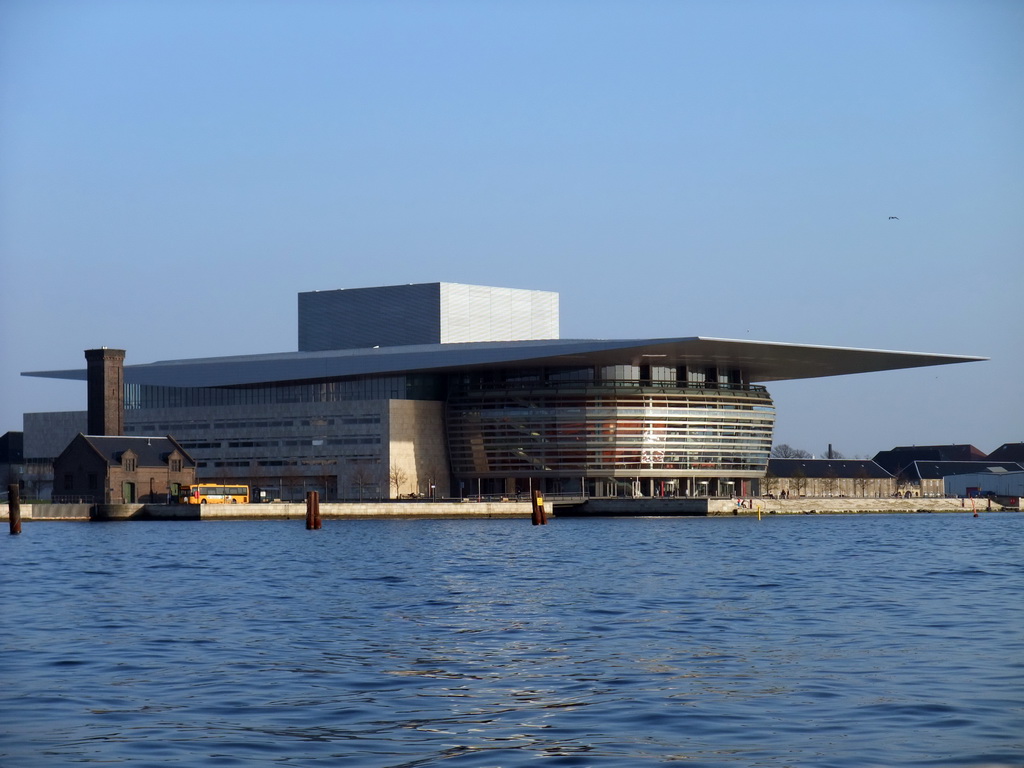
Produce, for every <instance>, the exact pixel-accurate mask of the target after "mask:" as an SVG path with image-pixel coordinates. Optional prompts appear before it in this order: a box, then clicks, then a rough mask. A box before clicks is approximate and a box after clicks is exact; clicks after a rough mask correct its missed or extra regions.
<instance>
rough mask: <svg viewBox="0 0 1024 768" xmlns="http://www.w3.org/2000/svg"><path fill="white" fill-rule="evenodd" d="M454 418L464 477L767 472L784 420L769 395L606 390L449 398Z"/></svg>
mask: <svg viewBox="0 0 1024 768" xmlns="http://www.w3.org/2000/svg"><path fill="white" fill-rule="evenodd" d="M726 403H728V405H729V406H730V407H729V408H722V407H721V406H722V405H725V404H726ZM447 413H448V437H449V450H450V456H451V462H452V469H453V471H454V473H455V474H456V475H457V476H458V475H476V476H480V475H485V476H487V475H490V476H497V475H503V474H504V475H527V474H532V473H536V472H538V471H543V472H545V473H558V474H564V473H573V472H582V473H584V474H591V473H608V474H621V473H627V472H630V471H657V472H660V473H665V474H668V475H672V474H677V473H679V472H693V473H699V472H721V471H743V472H761V471H763V470H764V469H765V467H766V465H767V460H768V453H769V451H770V450H771V443H772V428H773V426H774V419H775V414H774V406H773V405H772V402H771V398H770V397H769V396H768V394H767V392H765V391H764V390H761V389H758V390H754V389H747V390H736V391H731V392H725V391H720V392H711V391H706V392H695V391H694V390H692V389H691V388H676V389H675V391H666V392H663V393H660V394H658V395H657V396H656V397H652V396H651V393H647V392H643V391H638V390H633V391H629V390H628V389H622V388H601V387H598V386H593V387H585V388H583V389H582V391H579V390H578V391H576V392H566V391H565V390H564V388H563V389H562V390H561V391H559V390H558V389H557V388H555V389H551V390H533V391H531V392H529V393H524V392H521V391H516V390H505V391H499V390H497V389H489V390H488V389H480V390H476V391H472V390H467V389H463V390H462V391H461V392H460V393H459V394H458V395H455V396H452V397H450V398H449V401H448V409H447Z"/></svg>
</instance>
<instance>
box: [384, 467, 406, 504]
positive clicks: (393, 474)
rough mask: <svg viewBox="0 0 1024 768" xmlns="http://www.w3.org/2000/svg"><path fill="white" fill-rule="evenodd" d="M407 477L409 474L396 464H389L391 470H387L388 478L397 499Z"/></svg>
mask: <svg viewBox="0 0 1024 768" xmlns="http://www.w3.org/2000/svg"><path fill="white" fill-rule="evenodd" d="M408 479H409V474H408V473H407V472H406V471H405V470H404V469H402V468H401V467H400V466H398V465H397V464H392V465H391V470H390V471H389V472H388V480H389V481H390V482H391V485H393V486H394V487H395V498H396V499H397V498H398V497H400V496H401V495H402V485H403V484H404V483H405V481H406V480H408Z"/></svg>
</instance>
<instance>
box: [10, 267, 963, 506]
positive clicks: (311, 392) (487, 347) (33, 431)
mask: <svg viewBox="0 0 1024 768" xmlns="http://www.w3.org/2000/svg"><path fill="white" fill-rule="evenodd" d="M980 359H982V358H975V357H962V356H951V355H934V354H919V353H913V352H896V351H882V350H872V349H851V348H839V347H824V346H810V345H799V344H785V343H771V342H756V341H741V340H729V339H718V338H706V337H680V338H652V339H617V340H594V339H561V338H559V316H558V295H557V294H555V293H551V292H547V291H533V290H521V289H510V288H495V287H485V286H473V285H463V284H456V283H427V284H415V285H400V286H388V287H378V288H354V289H347V290H331V291H314V292H308V293H300V294H299V296H298V351H297V352H284V353H275V354H260V355H243V356H232V357H218V358H199V359H188V360H169V361H162V362H155V363H147V364H141V365H127V366H124V368H123V387H124V427H123V428H124V432H125V434H126V435H135V436H146V435H152V436H157V435H171V436H173V437H174V439H175V440H176V441H178V443H179V444H180V445H181V446H183V447H184V448H185V449H186V450H187V451H188V452H189V453H190V454H191V456H192V457H193V458H194V459H195V460H196V462H197V470H196V474H197V477H199V478H201V479H204V480H210V481H232V482H238V483H242V482H245V483H249V484H250V485H252V486H254V487H257V488H260V489H263V493H264V494H265V495H266V496H268V497H274V498H282V499H298V498H302V496H303V494H304V493H305V491H306V490H319V491H320V492H321V493H322V494H325V498H330V499H356V498H358V499H364V500H365V499H373V498H389V497H394V496H398V495H409V494H419V495H423V496H436V497H438V498H441V497H475V496H478V495H480V496H494V495H502V496H511V495H514V494H516V493H522V492H526V491H528V490H532V489H540V490H542V491H544V492H545V493H547V494H567V495H584V496H587V497H603V496H715V495H722V496H727V495H743V496H747V495H751V494H757V493H758V491H759V488H758V482H759V479H760V478H762V477H763V476H764V472H765V467H766V464H767V461H768V454H769V451H770V450H771V446H772V430H773V425H774V421H775V408H774V405H773V403H772V398H771V396H770V395H769V393H768V390H767V389H766V388H765V384H766V383H770V382H773V381H781V380H786V379H801V378H813V377H821V376H838V375H844V374H851V373H863V372H869V371H883V370H892V369H899V368H913V367H919V366H931V365H944V364H948V363H960V362H969V361H973V360H980ZM25 375H28V376H41V377H47V378H62V379H75V380H81V381H85V380H86V379H87V370H86V369H84V368H83V369H76V370H62V371H39V372H31V373H26V374H25ZM86 429H87V425H86V413H85V411H82V412H74V413H55V414H45V413H37V414H26V415H25V441H26V455H35V456H45V455H51V456H55V455H57V453H59V452H60V450H62V449H63V447H64V446H65V445H67V443H68V442H69V441H70V440H71V439H72V438H73V437H74V435H75V434H76V433H78V432H85V431H86Z"/></svg>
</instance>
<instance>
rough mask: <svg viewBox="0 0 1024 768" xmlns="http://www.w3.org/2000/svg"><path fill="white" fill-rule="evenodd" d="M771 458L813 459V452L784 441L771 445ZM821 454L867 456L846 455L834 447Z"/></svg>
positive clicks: (843, 457)
mask: <svg viewBox="0 0 1024 768" xmlns="http://www.w3.org/2000/svg"><path fill="white" fill-rule="evenodd" d="M769 455H770V456H771V457H772V458H773V459H813V458H814V454H813V453H810V452H809V451H805V450H804V449H803V448H794V447H793V446H791V445H787V444H786V443H779V444H778V445H775V446H772V452H771V453H770V454H769ZM821 456H822V457H824V458H828V459H847V458H855V459H857V458H867V457H866V456H865V457H860V456H853V457H850V456H846V455H845V454H842V453H840V452H839V451H837V450H835V449H834V448H831V447H830V448H829V449H828V450H826V451H822V452H821Z"/></svg>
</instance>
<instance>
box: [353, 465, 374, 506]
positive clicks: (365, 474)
mask: <svg viewBox="0 0 1024 768" xmlns="http://www.w3.org/2000/svg"><path fill="white" fill-rule="evenodd" d="M352 483H353V485H355V486H356V487H357V488H358V489H359V500H360V501H362V500H363V488H365V487H366V486H368V485H375V484H376V477H375V476H374V473H373V472H371V471H370V470H369V469H368V468H367V467H362V466H357V467H356V468H355V470H354V471H353V472H352Z"/></svg>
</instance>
